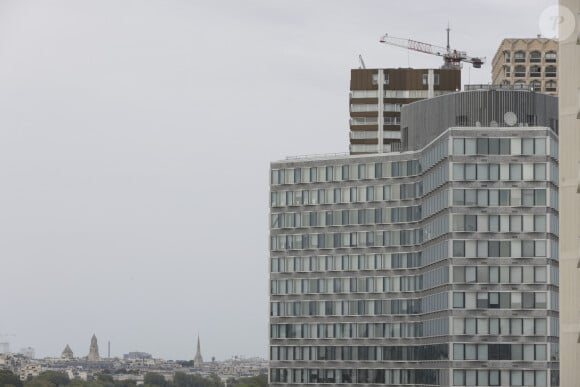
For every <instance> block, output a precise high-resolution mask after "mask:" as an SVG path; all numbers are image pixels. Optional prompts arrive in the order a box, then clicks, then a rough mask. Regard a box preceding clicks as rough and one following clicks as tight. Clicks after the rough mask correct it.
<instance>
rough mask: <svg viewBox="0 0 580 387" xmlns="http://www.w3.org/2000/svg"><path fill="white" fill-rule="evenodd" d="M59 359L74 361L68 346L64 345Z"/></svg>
mask: <svg viewBox="0 0 580 387" xmlns="http://www.w3.org/2000/svg"><path fill="white" fill-rule="evenodd" d="M60 357H61V358H63V359H66V360H71V359H74V357H75V355H74V353H73V351H72V349H70V346H69V345H68V344H67V345H66V347H64V350H63V351H62V354H61V355H60Z"/></svg>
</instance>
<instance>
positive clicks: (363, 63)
mask: <svg viewBox="0 0 580 387" xmlns="http://www.w3.org/2000/svg"><path fill="white" fill-rule="evenodd" d="M358 60H359V62H360V67H359V69H366V68H367V66H365V61H364V60H363V57H362V55H360V54H359V55H358Z"/></svg>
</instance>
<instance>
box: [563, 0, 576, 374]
mask: <svg viewBox="0 0 580 387" xmlns="http://www.w3.org/2000/svg"><path fill="white" fill-rule="evenodd" d="M560 6H562V7H565V8H564V9H566V8H567V9H568V10H570V11H571V12H570V14H569V15H566V16H565V17H566V18H567V19H565V20H563V23H561V24H560V27H561V28H563V27H569V26H570V23H572V25H573V23H574V22H575V20H574V19H575V18H576V16H577V15H578V14H580V4H579V2H578V0H560ZM576 23H578V21H576ZM579 31H580V26H579V25H578V24H576V29H575V33H573V34H572V35H571V36H569V37H566V36H563V33H565V32H564V31H561V32H560V36H561V37H562V38H564V40H560V67H559V69H560V74H559V82H560V90H559V104H560V106H559V109H560V157H561V163H560V165H561V168H560V204H561V207H562V208H563V209H564V211H562V214H561V216H560V230H561V232H560V272H561V273H562V275H561V276H560V288H561V293H560V294H561V296H560V305H561V306H560V310H561V312H560V345H561V353H562V357H561V361H560V367H561V385H562V386H578V385H579V384H580V367H579V365H580V270H579V269H578V268H579V266H580V214H579V211H578V209H579V208H580V195H579V194H578V193H579V192H580V119H579V118H580V32H579Z"/></svg>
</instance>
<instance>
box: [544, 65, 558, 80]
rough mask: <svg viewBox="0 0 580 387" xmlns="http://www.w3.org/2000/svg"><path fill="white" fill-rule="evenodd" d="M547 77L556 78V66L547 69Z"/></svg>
mask: <svg viewBox="0 0 580 387" xmlns="http://www.w3.org/2000/svg"><path fill="white" fill-rule="evenodd" d="M546 77H547V78H556V66H548V67H546Z"/></svg>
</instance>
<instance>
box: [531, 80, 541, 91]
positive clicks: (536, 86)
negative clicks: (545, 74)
mask: <svg viewBox="0 0 580 387" xmlns="http://www.w3.org/2000/svg"><path fill="white" fill-rule="evenodd" d="M530 87H531V88H532V91H542V82H540V81H532V82H530Z"/></svg>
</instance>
